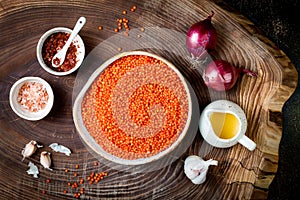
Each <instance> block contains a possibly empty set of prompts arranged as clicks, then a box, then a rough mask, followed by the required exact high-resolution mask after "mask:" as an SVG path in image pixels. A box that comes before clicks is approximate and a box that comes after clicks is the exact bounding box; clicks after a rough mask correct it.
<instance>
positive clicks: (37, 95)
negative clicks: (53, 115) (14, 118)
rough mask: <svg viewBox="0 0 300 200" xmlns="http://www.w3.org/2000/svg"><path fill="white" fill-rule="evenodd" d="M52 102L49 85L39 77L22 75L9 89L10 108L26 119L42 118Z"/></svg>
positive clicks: (50, 107) (48, 110)
mask: <svg viewBox="0 0 300 200" xmlns="http://www.w3.org/2000/svg"><path fill="white" fill-rule="evenodd" d="M53 102H54V95H53V90H52V88H51V86H50V85H49V83H48V82H46V81H45V80H44V79H42V78H40V77H23V78H21V79H19V80H18V81H16V82H15V83H14V84H13V86H12V87H11V89H10V93H9V103H10V106H11V108H12V110H13V111H14V112H15V113H16V114H17V115H18V116H19V117H21V118H23V119H26V120H31V121H36V120H40V119H43V118H44V117H45V116H47V115H48V113H49V112H50V111H51V109H52V106H53Z"/></svg>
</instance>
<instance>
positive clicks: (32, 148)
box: [21, 140, 42, 161]
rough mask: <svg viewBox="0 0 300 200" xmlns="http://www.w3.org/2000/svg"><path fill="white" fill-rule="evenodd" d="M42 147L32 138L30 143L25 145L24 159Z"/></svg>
mask: <svg viewBox="0 0 300 200" xmlns="http://www.w3.org/2000/svg"><path fill="white" fill-rule="evenodd" d="M40 147H42V146H41V145H38V144H37V142H36V141H34V140H31V141H30V142H29V143H28V144H26V145H25V147H24V148H23V150H22V152H21V153H22V156H23V159H22V161H24V159H25V158H27V157H30V156H31V155H32V154H33V153H34V152H35V151H36V149H37V148H40Z"/></svg>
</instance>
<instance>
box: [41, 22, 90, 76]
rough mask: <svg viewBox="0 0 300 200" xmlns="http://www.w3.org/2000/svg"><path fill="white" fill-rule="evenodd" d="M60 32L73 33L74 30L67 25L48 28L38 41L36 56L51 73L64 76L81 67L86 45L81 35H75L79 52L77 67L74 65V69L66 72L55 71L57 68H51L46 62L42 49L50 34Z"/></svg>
mask: <svg viewBox="0 0 300 200" xmlns="http://www.w3.org/2000/svg"><path fill="white" fill-rule="evenodd" d="M58 32H65V33H71V32H72V30H71V29H69V28H65V27H57V28H53V29H50V30H48V31H47V32H46V33H44V34H43V35H42V37H41V38H40V39H39V41H38V44H37V49H36V56H37V59H38V61H39V63H40V65H41V66H42V68H43V69H44V70H46V71H47V72H49V73H50V74H53V75H57V76H64V75H68V74H71V73H73V72H74V71H76V70H77V69H78V68H79V67H80V65H81V63H82V62H83V59H84V55H85V47H84V43H83V40H82V39H81V37H80V36H79V35H77V36H76V37H75V39H74V40H73V43H74V45H75V46H76V47H77V54H76V56H77V63H76V65H75V67H73V68H72V69H70V70H69V71H66V72H58V71H55V70H53V69H51V68H50V67H48V66H47V65H46V63H45V62H44V59H43V56H42V50H43V46H44V42H45V40H46V39H47V38H48V37H49V36H51V35H52V34H54V33H58Z"/></svg>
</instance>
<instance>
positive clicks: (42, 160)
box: [40, 151, 52, 171]
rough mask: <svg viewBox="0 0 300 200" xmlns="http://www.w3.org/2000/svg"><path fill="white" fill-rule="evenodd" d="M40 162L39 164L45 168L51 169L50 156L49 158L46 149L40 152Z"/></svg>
mask: <svg viewBox="0 0 300 200" xmlns="http://www.w3.org/2000/svg"><path fill="white" fill-rule="evenodd" d="M40 163H41V165H42V166H43V167H44V168H45V169H49V170H51V171H52V169H51V168H50V166H51V158H50V153H49V152H47V151H43V152H42V153H41V157H40Z"/></svg>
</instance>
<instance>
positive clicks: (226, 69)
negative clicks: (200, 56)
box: [203, 60, 257, 91]
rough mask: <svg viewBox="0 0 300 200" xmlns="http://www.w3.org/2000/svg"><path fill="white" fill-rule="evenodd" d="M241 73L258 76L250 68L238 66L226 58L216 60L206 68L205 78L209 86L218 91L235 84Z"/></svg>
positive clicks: (227, 88)
mask: <svg viewBox="0 0 300 200" xmlns="http://www.w3.org/2000/svg"><path fill="white" fill-rule="evenodd" d="M241 73H244V74H247V75H249V76H257V74H256V73H254V72H252V71H250V70H248V69H241V68H236V67H235V66H233V65H231V64H230V63H228V62H227V61H224V60H215V61H212V62H210V63H209V64H208V65H207V67H206V68H205V72H204V74H203V79H204V82H205V84H206V85H207V86H208V87H210V88H213V89H214V90H217V91H225V90H229V89H231V88H232V87H233V86H234V84H235V83H236V81H237V79H238V77H239V75H240V74H241Z"/></svg>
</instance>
